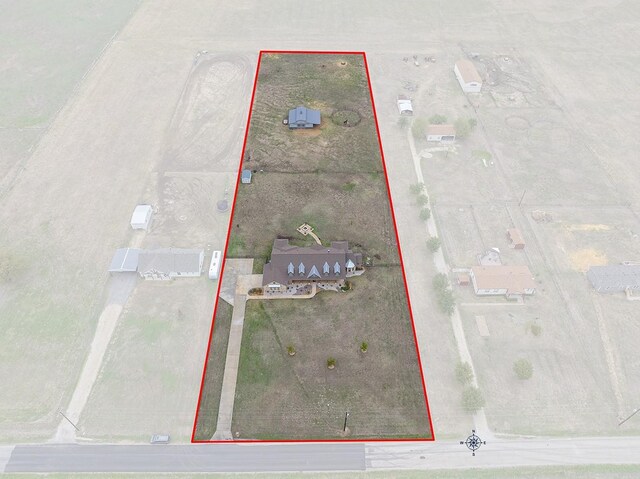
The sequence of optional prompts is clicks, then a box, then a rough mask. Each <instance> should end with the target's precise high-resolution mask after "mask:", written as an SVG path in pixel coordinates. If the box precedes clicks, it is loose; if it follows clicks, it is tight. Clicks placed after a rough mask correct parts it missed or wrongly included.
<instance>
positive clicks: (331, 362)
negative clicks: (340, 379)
mask: <svg viewBox="0 0 640 479" xmlns="http://www.w3.org/2000/svg"><path fill="white" fill-rule="evenodd" d="M327 367H328V368H329V369H333V368H335V367H336V360H335V359H334V358H329V359H327Z"/></svg>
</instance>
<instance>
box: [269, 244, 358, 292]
mask: <svg viewBox="0 0 640 479" xmlns="http://www.w3.org/2000/svg"><path fill="white" fill-rule="evenodd" d="M349 261H351V262H352V263H353V264H354V265H355V266H361V265H362V254H360V253H354V252H352V251H351V250H350V249H349V243H348V242H347V241H334V242H332V243H331V246H330V247H326V246H322V245H314V246H309V247H300V246H292V245H290V244H289V240H287V239H276V240H275V241H274V242H273V249H272V251H271V260H270V261H269V262H268V263H267V264H265V265H264V270H263V278H262V284H263V285H267V284H269V283H272V282H276V283H279V284H289V283H290V282H291V281H294V280H307V279H322V278H326V279H330V280H340V279H344V278H345V277H346V264H347V263H348V262H349ZM325 265H326V266H325ZM292 266H293V267H292Z"/></svg>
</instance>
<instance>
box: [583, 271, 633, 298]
mask: <svg viewBox="0 0 640 479" xmlns="http://www.w3.org/2000/svg"><path fill="white" fill-rule="evenodd" d="M587 278H589V281H590V282H591V285H592V286H593V288H594V289H595V290H596V291H600V292H603V293H607V292H611V293H614V292H619V291H620V292H621V291H624V290H625V289H627V288H629V289H632V290H640V266H637V265H622V264H612V265H606V266H592V267H591V268H589V271H587Z"/></svg>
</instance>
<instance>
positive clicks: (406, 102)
mask: <svg viewBox="0 0 640 479" xmlns="http://www.w3.org/2000/svg"><path fill="white" fill-rule="evenodd" d="M398 111H399V112H400V114H401V115H413V105H411V99H410V98H408V97H407V96H405V95H398Z"/></svg>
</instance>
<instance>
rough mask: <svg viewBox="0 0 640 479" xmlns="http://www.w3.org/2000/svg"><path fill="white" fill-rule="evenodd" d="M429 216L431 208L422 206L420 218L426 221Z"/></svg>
mask: <svg viewBox="0 0 640 479" xmlns="http://www.w3.org/2000/svg"><path fill="white" fill-rule="evenodd" d="M429 218H431V210H430V209H429V208H422V209H421V210H420V219H421V220H422V221H427V220H428V219H429Z"/></svg>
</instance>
